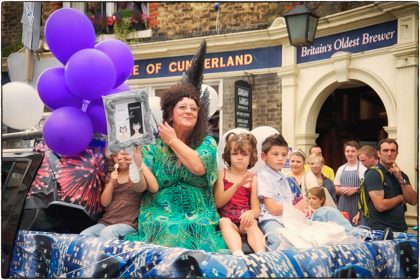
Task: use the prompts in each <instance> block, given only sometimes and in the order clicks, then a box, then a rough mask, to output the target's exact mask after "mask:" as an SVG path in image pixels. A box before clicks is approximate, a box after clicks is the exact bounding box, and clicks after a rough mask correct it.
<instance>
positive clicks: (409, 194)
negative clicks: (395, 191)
mask: <svg viewBox="0 0 420 280" xmlns="http://www.w3.org/2000/svg"><path fill="white" fill-rule="evenodd" d="M388 171H389V172H391V174H392V175H394V177H395V178H396V179H397V180H398V182H399V183H400V186H401V191H402V193H403V196H404V200H405V201H406V202H407V203H408V204H410V205H416V204H417V192H416V191H415V190H414V189H413V187H412V186H411V185H410V184H408V182H407V183H405V182H404V177H403V174H402V172H401V169H400V167H399V166H398V165H397V164H396V163H395V162H394V164H393V165H392V167H391V168H390V169H389V170H388Z"/></svg>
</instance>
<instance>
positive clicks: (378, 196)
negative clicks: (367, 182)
mask: <svg viewBox="0 0 420 280" xmlns="http://www.w3.org/2000/svg"><path fill="white" fill-rule="evenodd" d="M369 197H370V199H372V202H373V205H374V206H375V208H376V210H378V211H379V212H384V211H386V210H389V209H392V208H394V207H395V206H397V205H398V204H401V203H405V201H404V197H403V196H402V195H401V194H400V195H397V196H394V197H392V198H384V191H383V190H374V191H370V192H369Z"/></svg>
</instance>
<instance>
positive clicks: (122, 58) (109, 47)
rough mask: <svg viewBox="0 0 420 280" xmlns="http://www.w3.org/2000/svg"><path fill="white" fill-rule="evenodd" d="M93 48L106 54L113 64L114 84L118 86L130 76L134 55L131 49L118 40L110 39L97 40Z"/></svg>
mask: <svg viewBox="0 0 420 280" xmlns="http://www.w3.org/2000/svg"><path fill="white" fill-rule="evenodd" d="M95 49H97V50H100V51H103V52H104V53H105V54H107V55H108V56H109V57H110V58H111V60H112V62H113V63H114V66H115V84H114V88H115V87H118V86H119V85H121V84H122V83H124V82H125V80H127V79H128V77H130V74H131V71H132V70H133V65H134V57H133V53H132V52H131V49H130V48H129V47H128V46H127V45H126V44H125V43H123V42H121V41H120V40H116V39H111V40H105V41H102V42H99V43H98V44H96V46H95Z"/></svg>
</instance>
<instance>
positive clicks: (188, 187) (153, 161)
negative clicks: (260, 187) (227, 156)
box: [125, 136, 226, 252]
mask: <svg viewBox="0 0 420 280" xmlns="http://www.w3.org/2000/svg"><path fill="white" fill-rule="evenodd" d="M196 151H197V152H198V155H199V157H200V159H201V161H202V162H203V164H204V167H205V169H206V174H205V175H203V176H196V175H194V174H192V173H191V172H190V171H189V170H188V169H187V168H186V167H185V166H184V165H181V166H178V164H177V162H178V160H177V157H176V155H175V154H174V153H173V152H172V150H171V149H170V148H169V147H168V146H167V145H166V144H164V143H163V142H162V141H161V140H160V139H158V140H157V143H156V144H150V145H147V146H144V147H143V151H142V152H143V160H144V163H145V164H146V165H147V166H148V167H149V168H150V170H151V171H152V172H153V174H154V175H155V176H156V178H157V181H158V183H159V191H158V192H157V193H156V194H152V193H149V192H146V194H145V195H144V197H143V200H142V203H141V207H140V213H139V218H138V221H139V223H138V233H136V234H130V235H128V236H126V238H125V239H126V240H132V241H144V242H148V243H154V244H159V245H163V246H168V247H183V248H187V249H199V250H205V251H208V252H217V251H218V250H220V249H225V248H226V245H225V243H224V241H223V238H222V236H221V234H220V232H216V226H217V224H218V220H219V214H218V213H217V211H216V206H215V203H214V196H213V184H214V182H215V181H216V178H217V162H216V154H217V145H216V141H215V140H214V139H213V138H212V137H210V136H206V137H205V138H204V140H203V142H202V143H201V145H200V146H199V147H197V149H196Z"/></svg>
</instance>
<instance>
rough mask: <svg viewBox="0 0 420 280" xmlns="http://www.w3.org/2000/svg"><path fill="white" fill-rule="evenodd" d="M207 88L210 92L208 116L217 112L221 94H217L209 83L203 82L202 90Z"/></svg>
mask: <svg viewBox="0 0 420 280" xmlns="http://www.w3.org/2000/svg"><path fill="white" fill-rule="evenodd" d="M206 89H207V91H208V92H209V101H210V104H209V115H208V118H210V117H211V116H213V115H214V113H216V111H217V108H218V107H219V95H218V94H217V91H216V90H215V89H214V88H212V87H211V86H209V85H205V84H202V85H201V92H204V91H205V90H206Z"/></svg>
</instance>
